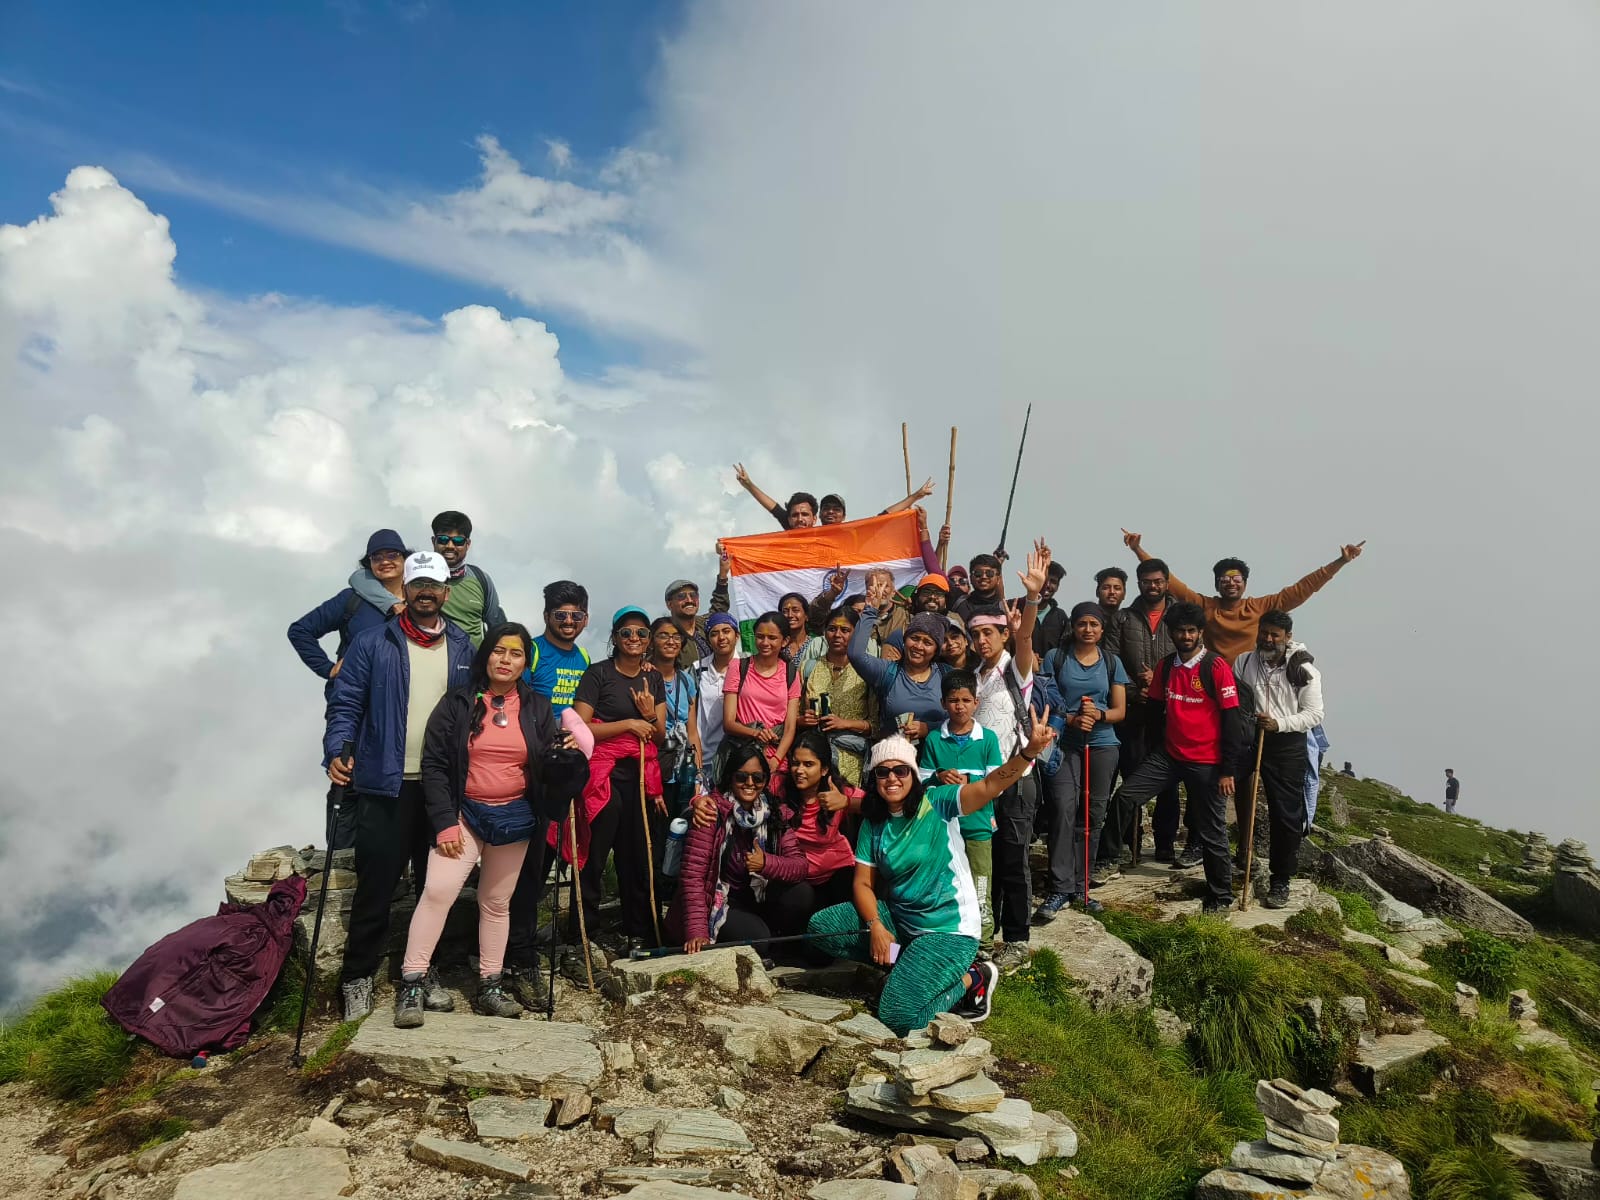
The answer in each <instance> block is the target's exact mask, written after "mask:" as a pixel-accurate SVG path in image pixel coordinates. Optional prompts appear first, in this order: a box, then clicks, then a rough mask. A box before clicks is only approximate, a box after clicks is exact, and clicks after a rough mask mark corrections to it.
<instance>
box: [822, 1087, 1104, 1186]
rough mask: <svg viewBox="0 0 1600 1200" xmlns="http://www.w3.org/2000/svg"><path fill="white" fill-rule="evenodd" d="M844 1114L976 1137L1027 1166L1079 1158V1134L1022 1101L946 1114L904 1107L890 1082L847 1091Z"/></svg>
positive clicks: (1066, 1123)
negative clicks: (982, 1110)
mask: <svg viewBox="0 0 1600 1200" xmlns="http://www.w3.org/2000/svg"><path fill="white" fill-rule="evenodd" d="M845 1095H846V1099H845V1111H846V1112H848V1113H850V1114H851V1115H852V1116H857V1117H862V1118H864V1119H866V1120H868V1121H872V1122H875V1123H876V1124H879V1125H887V1126H889V1127H891V1128H893V1129H913V1130H920V1131H923V1132H927V1133H938V1134H944V1135H945V1136H947V1137H953V1138H964V1137H980V1138H982V1139H983V1140H984V1141H985V1142H987V1143H988V1144H989V1147H990V1148H991V1149H992V1150H994V1152H995V1153H996V1154H1001V1155H1005V1156H1007V1157H1010V1158H1015V1159H1017V1160H1018V1161H1019V1162H1022V1163H1024V1164H1026V1165H1028V1166H1032V1165H1033V1164H1034V1163H1036V1162H1038V1161H1039V1159H1041V1158H1045V1157H1062V1158H1066V1157H1070V1156H1071V1155H1073V1154H1076V1153H1077V1147H1078V1134H1077V1130H1075V1129H1074V1128H1073V1127H1072V1124H1071V1122H1069V1121H1067V1120H1066V1119H1065V1118H1064V1117H1061V1116H1059V1115H1058V1114H1054V1113H1048V1114H1047V1113H1036V1112H1034V1111H1033V1106H1032V1105H1030V1104H1029V1103H1028V1102H1027V1101H1026V1100H1002V1101H1001V1102H1000V1106H999V1107H998V1108H996V1109H995V1110H994V1111H993V1112H987V1113H950V1112H944V1111H942V1110H940V1109H937V1108H920V1107H917V1106H915V1105H911V1104H907V1103H906V1102H905V1101H904V1100H903V1099H902V1098H901V1096H900V1093H899V1091H898V1089H897V1088H896V1087H895V1086H894V1084H892V1083H876V1084H873V1083H867V1084H859V1085H857V1086H854V1087H851V1088H850V1089H849V1090H848V1091H847V1092H846V1094H845Z"/></svg>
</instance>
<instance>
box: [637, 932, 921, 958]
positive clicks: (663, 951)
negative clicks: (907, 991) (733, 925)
mask: <svg viewBox="0 0 1600 1200" xmlns="http://www.w3.org/2000/svg"><path fill="white" fill-rule="evenodd" d="M855 936H857V935H856V934H853V933H789V934H785V935H784V936H783V937H767V938H751V939H750V940H749V941H745V942H712V943H710V944H709V945H707V946H706V948H705V950H702V951H701V952H700V953H702V954H704V953H706V952H707V951H710V950H734V949H737V948H738V947H740V946H781V945H783V944H784V943H786V942H804V941H811V940H814V939H817V938H838V937H855ZM899 953H900V944H899V943H898V942H893V943H891V944H890V947H889V954H890V959H889V961H890V962H893V961H894V959H895V958H896V957H898V956H899ZM674 954H684V956H685V957H688V955H687V954H686V953H685V951H684V949H683V947H682V946H653V947H650V948H649V949H641V950H630V951H628V957H629V958H631V959H641V958H671V957H672V956H673V955H674Z"/></svg>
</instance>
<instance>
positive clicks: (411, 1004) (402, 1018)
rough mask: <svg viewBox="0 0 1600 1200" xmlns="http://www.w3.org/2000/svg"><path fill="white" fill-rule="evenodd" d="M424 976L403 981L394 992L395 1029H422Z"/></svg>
mask: <svg viewBox="0 0 1600 1200" xmlns="http://www.w3.org/2000/svg"><path fill="white" fill-rule="evenodd" d="M422 1014H423V1007H422V976H420V975H418V976H417V977H416V978H414V979H402V980H401V981H400V986H399V987H397V988H396V989H395V990H394V1027H395V1028H396V1029H420V1028H421V1027H422Z"/></svg>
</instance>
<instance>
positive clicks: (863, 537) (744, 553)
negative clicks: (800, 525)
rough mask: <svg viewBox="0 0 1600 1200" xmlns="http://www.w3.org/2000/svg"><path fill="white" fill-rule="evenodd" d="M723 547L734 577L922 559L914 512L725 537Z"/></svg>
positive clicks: (729, 568) (920, 540) (920, 542)
mask: <svg viewBox="0 0 1600 1200" xmlns="http://www.w3.org/2000/svg"><path fill="white" fill-rule="evenodd" d="M722 544H723V546H724V547H726V549H727V551H728V571H729V574H731V575H735V576H738V575H760V574H764V573H765V572H768V571H801V570H807V569H816V568H824V569H826V568H829V567H834V566H846V567H849V566H858V565H860V564H862V563H882V562H896V561H899V560H902V559H907V558H914V559H917V560H918V561H920V560H921V558H922V539H921V538H919V537H918V536H917V514H916V513H914V512H910V511H907V512H897V513H889V514H888V515H887V516H882V517H866V518H864V519H863V520H860V521H843V522H841V523H839V524H838V525H817V526H814V527H812V528H810V529H791V530H786V531H784V532H782V533H753V534H749V535H747V536H745V537H733V538H723V539H722Z"/></svg>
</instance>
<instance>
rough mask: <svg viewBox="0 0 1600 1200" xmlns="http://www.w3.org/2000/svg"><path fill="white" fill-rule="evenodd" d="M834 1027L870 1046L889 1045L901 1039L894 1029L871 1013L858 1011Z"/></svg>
mask: <svg viewBox="0 0 1600 1200" xmlns="http://www.w3.org/2000/svg"><path fill="white" fill-rule="evenodd" d="M834 1028H835V1029H836V1030H838V1031H839V1032H840V1033H845V1034H849V1035H850V1036H851V1037H854V1038H860V1039H861V1040H862V1041H863V1042H865V1043H867V1045H869V1046H888V1045H892V1044H893V1043H895V1042H897V1041H899V1040H900V1039H899V1037H898V1036H897V1035H896V1033H895V1031H894V1030H892V1029H890V1028H889V1027H888V1026H887V1025H885V1024H884V1023H883V1022H882V1021H880V1020H878V1018H877V1017H874V1016H872V1015H871V1014H870V1013H857V1014H856V1015H855V1016H853V1017H851V1018H850V1019H849V1020H848V1021H840V1022H839V1023H838V1024H837V1025H835V1026H834Z"/></svg>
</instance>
